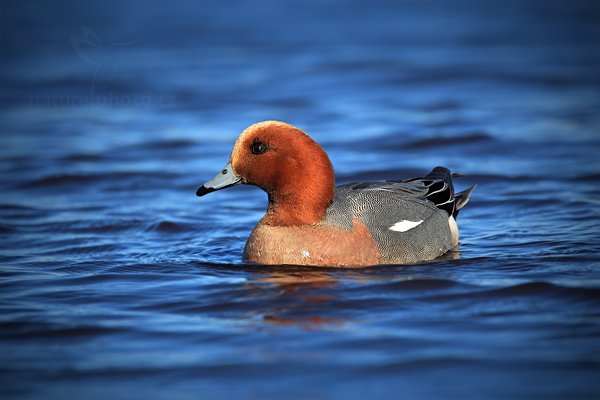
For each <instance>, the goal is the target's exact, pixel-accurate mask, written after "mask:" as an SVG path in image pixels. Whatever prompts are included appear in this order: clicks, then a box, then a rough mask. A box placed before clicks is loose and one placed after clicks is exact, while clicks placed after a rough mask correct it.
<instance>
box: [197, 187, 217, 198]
mask: <svg viewBox="0 0 600 400" xmlns="http://www.w3.org/2000/svg"><path fill="white" fill-rule="evenodd" d="M215 190H216V189H213V188H211V187H206V186H204V185H202V186H200V187H199V188H198V190H196V196H198V197H202V196H204V195H205V194H209V193H211V192H214V191H215Z"/></svg>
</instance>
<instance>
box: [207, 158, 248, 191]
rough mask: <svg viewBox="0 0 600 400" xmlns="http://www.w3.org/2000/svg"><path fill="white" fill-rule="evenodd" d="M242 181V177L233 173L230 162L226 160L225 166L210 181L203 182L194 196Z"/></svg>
mask: <svg viewBox="0 0 600 400" xmlns="http://www.w3.org/2000/svg"><path fill="white" fill-rule="evenodd" d="M240 182H242V178H240V177H239V176H237V175H236V174H234V173H233V168H232V167H231V163H230V162H228V163H227V165H226V166H225V168H223V169H222V170H221V172H219V173H218V174H217V176H215V177H214V178H212V179H211V180H210V181H207V182H205V183H204V185H202V186H200V187H199V188H198V190H196V196H204V195H205V194H208V193H210V192H214V191H215V190H220V189H225V188H228V187H229V186H233V185H237V184H238V183H240Z"/></svg>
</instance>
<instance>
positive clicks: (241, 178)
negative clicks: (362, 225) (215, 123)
mask: <svg viewBox="0 0 600 400" xmlns="http://www.w3.org/2000/svg"><path fill="white" fill-rule="evenodd" d="M238 183H244V184H249V185H256V186H258V187H260V188H262V189H263V190H264V191H266V192H267V193H268V195H269V208H268V210H267V214H266V215H265V218H264V220H263V221H264V222H265V223H268V224H271V225H284V226H292V225H302V224H314V223H316V222H318V221H320V220H321V219H322V218H323V216H324V215H325V210H326V208H327V206H328V205H329V204H330V203H331V201H332V199H333V192H334V186H335V185H334V175H333V168H332V166H331V162H330V161H329V157H327V154H326V153H325V152H324V151H323V149H322V148H321V146H319V145H318V144H317V142H315V141H314V140H312V139H311V138H310V137H309V136H308V135H307V134H306V133H304V132H303V131H302V130H300V129H298V128H296V127H294V126H292V125H289V124H286V123H284V122H278V121H265V122H259V123H257V124H254V125H251V126H250V127H248V128H246V130H244V131H243V132H242V133H241V134H240V136H239V137H238V138H237V140H236V142H235V144H234V146H233V150H232V152H231V157H230V159H229V162H228V163H227V165H226V166H225V168H223V169H222V170H221V172H219V173H218V174H217V176H215V177H214V178H213V179H211V180H209V181H208V182H206V183H204V185H202V186H200V187H199V188H198V190H197V191H196V195H198V196H204V195H205V194H208V193H210V192H214V191H215V190H220V189H225V188H227V187H230V186H233V185H236V184H238Z"/></svg>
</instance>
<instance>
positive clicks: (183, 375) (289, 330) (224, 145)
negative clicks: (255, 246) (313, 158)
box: [0, 0, 600, 399]
mask: <svg viewBox="0 0 600 400" xmlns="http://www.w3.org/2000/svg"><path fill="white" fill-rule="evenodd" d="M1 7H2V13H1V14H2V26H3V28H2V29H3V34H2V35H1V43H2V54H3V56H2V73H1V79H2V80H1V88H2V90H1V94H0V102H1V104H2V109H1V111H0V120H1V121H2V122H1V124H2V125H1V129H2V133H1V135H2V136H1V138H2V139H1V146H0V157H1V158H0V169H1V173H2V181H1V183H0V185H1V187H0V190H1V192H2V195H1V197H0V237H1V240H2V250H1V252H0V261H1V267H0V274H1V278H0V307H1V310H2V311H1V312H0V323H1V326H2V329H0V338H1V340H0V361H1V362H0V380H1V382H0V383H1V384H0V393H1V394H2V397H3V398H7V399H12V398H19V399H38V398H44V399H64V398H80V399H106V398H111V399H118V398H145V399H173V398H177V399H188V398H189V399H197V398H207V399H209V398H210V399H219V398H222V399H231V398H257V399H264V398H288V399H334V398H335V399H362V398H365V397H366V396H370V397H374V398H375V397H377V398H406V399H411V398H415V399H437V398H452V399H482V398H485V399H505V398H511V399H515V398H521V399H588V398H589V399H592V398H598V396H600V386H599V384H598V376H599V372H600V342H599V337H600V323H599V317H600V313H599V312H598V310H599V309H600V308H599V306H600V301H599V295H600V274H599V272H598V265H599V261H600V257H599V256H598V253H599V251H600V240H599V239H600V230H599V228H600V226H599V225H600V224H599V217H600V186H599V185H598V184H599V181H600V162H599V160H600V159H599V158H598V154H600V136H599V128H600V112H599V111H600V78H599V75H598V71H599V70H600V52H598V46H599V44H600V28H599V27H600V23H599V22H600V9H599V6H598V3H597V2H595V1H574V2H562V1H544V2H542V1H509V2H506V1H502V2H492V1H486V2H477V1H457V2H452V5H449V3H446V2H441V1H440V2H433V1H424V2H403V1H400V2H386V1H380V2H358V1H357V2H342V1H332V2H316V1H314V2H313V1H309V2H278V1H267V0H265V1H259V2H241V1H240V2H238V1H235V2H230V3H226V4H225V3H224V4H221V3H217V2H206V3H202V4H199V3H196V2H192V1H189V2H188V1H182V2H172V3H170V4H164V5H155V4H152V5H149V4H146V3H137V2H125V3H123V2H116V1H108V2H106V1H105V2H102V3H98V4H96V5H85V6H84V5H82V4H80V3H79V2H59V4H58V5H57V4H55V3H52V4H51V3H48V4H46V3H43V4H38V2H31V1H19V2H17V1H8V2H3V3H2V6H1ZM265 119H278V120H283V121H287V122H290V123H293V124H295V125H297V126H299V127H301V128H303V129H304V130H306V131H307V132H309V133H310V134H311V135H312V136H313V137H314V138H315V139H316V140H317V141H318V142H320V143H321V144H322V145H323V147H324V148H325V150H326V151H327V152H328V154H329V155H330V158H331V160H332V162H333V164H334V166H335V170H336V177H337V183H338V184H343V183H349V182H352V181H357V180H365V179H369V180H377V179H400V178H406V177H412V176H417V175H420V174H423V173H426V172H427V171H428V170H429V169H430V168H432V167H434V166H436V165H445V166H447V167H448V168H450V169H452V170H453V171H456V172H460V173H462V174H464V175H465V176H464V177H463V178H460V179H458V180H457V182H456V186H457V188H458V189H459V190H461V189H464V188H467V187H468V186H470V185H472V184H475V183H476V184H478V185H479V186H478V188H477V190H476V191H475V192H474V193H473V196H472V201H471V203H469V205H468V206H467V207H466V208H465V209H464V210H463V211H462V212H461V215H460V217H459V220H458V222H459V226H460V228H461V245H460V248H459V249H458V250H457V251H455V252H452V253H450V254H448V255H447V256H445V257H443V258H442V259H440V260H436V261H434V262H430V263H423V264H419V265H409V266H380V267H374V268H362V269H352V270H346V269H328V268H323V269H313V268H303V267H289V266H288V267H285V266H281V267H265V266H252V265H247V264H244V263H243V262H242V260H241V253H242V250H243V246H244V243H245V240H246V238H247V237H248V235H249V233H250V231H251V230H252V228H253V226H254V225H255V224H256V222H257V221H258V220H259V219H260V217H261V216H262V214H263V212H264V210H265V207H266V195H265V194H264V193H262V192H261V191H260V190H258V189H256V188H252V187H236V188H231V189H228V190H226V191H221V192H217V193H213V194H211V195H209V196H206V197H203V198H201V199H198V198H197V197H196V196H195V195H194V193H195V189H196V188H197V186H198V185H200V184H201V183H203V182H204V181H205V180H207V179H208V178H210V177H212V176H213V175H214V174H215V173H216V172H217V171H219V170H220V169H221V167H222V166H223V165H224V164H225V163H226V161H227V158H228V156H229V152H230V149H231V146H232V144H233V141H234V140H235V138H236V136H237V135H238V134H239V132H241V130H243V129H244V128H245V127H246V126H248V125H250V124H251V123H254V122H257V121H260V120H265Z"/></svg>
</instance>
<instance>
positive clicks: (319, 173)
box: [196, 121, 475, 266]
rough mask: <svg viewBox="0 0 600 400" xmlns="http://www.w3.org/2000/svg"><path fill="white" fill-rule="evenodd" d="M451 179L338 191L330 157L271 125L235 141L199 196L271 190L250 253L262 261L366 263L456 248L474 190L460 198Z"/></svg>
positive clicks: (428, 256) (437, 173)
mask: <svg viewBox="0 0 600 400" xmlns="http://www.w3.org/2000/svg"><path fill="white" fill-rule="evenodd" d="M452 177H453V174H451V173H450V171H449V170H448V169H446V168H444V167H436V168H434V169H433V170H432V171H431V172H430V173H428V174H427V175H425V176H424V177H420V178H412V179H406V180H387V181H381V182H357V183H353V184H350V185H344V186H338V187H335V179H334V173H333V167H332V165H331V162H330V161H329V157H328V156H327V154H326V153H325V151H323V149H322V148H321V146H319V145H318V144H317V143H316V142H315V141H314V140H313V139H311V138H310V137H309V136H308V135H307V134H306V133H304V132H303V131H302V130H300V129H298V128H296V127H295V126H292V125H289V124H287V123H284V122H278V121H265V122H259V123H257V124H254V125H251V126H250V127H248V128H246V129H245V130H244V131H243V132H242V133H241V134H240V136H239V137H238V138H237V140H236V142H235V144H234V146H233V150H232V152H231V157H230V159H229V162H228V163H227V165H225V168H223V169H222V170H221V171H220V172H219V173H218V174H217V175H216V176H215V177H214V178H212V179H211V180H209V181H207V182H206V183H204V184H203V185H202V186H200V187H199V188H198V190H197V191H196V195H197V196H204V195H206V194H208V193H211V192H214V191H216V190H220V189H225V188H227V187H230V186H233V185H237V184H249V185H255V186H258V187H260V188H261V189H263V190H264V191H265V192H267V194H268V197H269V203H268V208H267V211H266V213H265V215H264V217H263V218H262V219H261V220H260V222H259V223H258V225H256V227H255V228H254V230H253V231H252V233H251V234H250V237H249V238H248V241H247V243H246V247H245V249H244V254H243V257H244V259H245V260H246V261H248V262H251V263H256V264H296V265H313V266H367V265H375V264H407V263H416V262H420V261H427V260H432V259H434V258H437V257H439V256H441V255H443V254H444V253H446V252H447V251H448V250H450V249H452V248H453V247H455V246H457V245H458V238H459V234H458V226H457V224H456V217H457V215H458V212H459V210H460V209H461V208H463V207H464V206H465V205H466V204H467V202H468V201H469V196H470V194H471V191H472V190H473V189H474V188H475V186H472V187H471V188H469V189H467V190H465V191H464V192H461V193H457V194H455V193H454V186H453V183H452Z"/></svg>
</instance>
